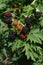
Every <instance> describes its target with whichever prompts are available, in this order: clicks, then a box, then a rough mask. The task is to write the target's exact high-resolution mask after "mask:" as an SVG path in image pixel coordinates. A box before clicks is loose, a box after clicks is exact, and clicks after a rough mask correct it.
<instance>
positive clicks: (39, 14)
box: [34, 11, 41, 19]
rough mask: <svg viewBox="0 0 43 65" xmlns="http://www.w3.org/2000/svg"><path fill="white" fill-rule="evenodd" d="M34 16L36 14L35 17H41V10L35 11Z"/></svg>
mask: <svg viewBox="0 0 43 65" xmlns="http://www.w3.org/2000/svg"><path fill="white" fill-rule="evenodd" d="M34 16H35V18H37V19H38V18H40V17H41V12H39V11H36V12H35V13H34Z"/></svg>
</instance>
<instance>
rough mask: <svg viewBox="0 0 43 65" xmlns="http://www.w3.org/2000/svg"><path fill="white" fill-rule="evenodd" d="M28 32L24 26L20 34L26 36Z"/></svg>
mask: <svg viewBox="0 0 43 65" xmlns="http://www.w3.org/2000/svg"><path fill="white" fill-rule="evenodd" d="M28 31H29V28H28V27H27V26H25V27H24V28H23V29H22V31H21V33H23V34H27V33H28Z"/></svg>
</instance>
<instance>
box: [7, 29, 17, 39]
mask: <svg viewBox="0 0 43 65" xmlns="http://www.w3.org/2000/svg"><path fill="white" fill-rule="evenodd" d="M16 36H17V32H16V31H13V30H11V31H10V32H9V35H8V39H9V40H14V39H15V38H16Z"/></svg>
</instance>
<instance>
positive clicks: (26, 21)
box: [25, 17, 32, 27]
mask: <svg viewBox="0 0 43 65" xmlns="http://www.w3.org/2000/svg"><path fill="white" fill-rule="evenodd" d="M31 21H32V19H31V17H26V19H25V23H26V25H27V26H28V27H30V26H31Z"/></svg>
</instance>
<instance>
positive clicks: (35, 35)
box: [27, 29, 43, 44]
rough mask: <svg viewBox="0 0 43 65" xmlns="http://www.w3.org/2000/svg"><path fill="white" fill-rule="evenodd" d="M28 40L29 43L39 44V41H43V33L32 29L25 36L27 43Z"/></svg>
mask: <svg viewBox="0 0 43 65" xmlns="http://www.w3.org/2000/svg"><path fill="white" fill-rule="evenodd" d="M28 40H30V41H31V42H32V41H33V42H34V43H40V44H41V40H43V33H42V32H41V31H39V30H38V29H32V30H31V31H30V33H29V35H28V36H27V41H28Z"/></svg>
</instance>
